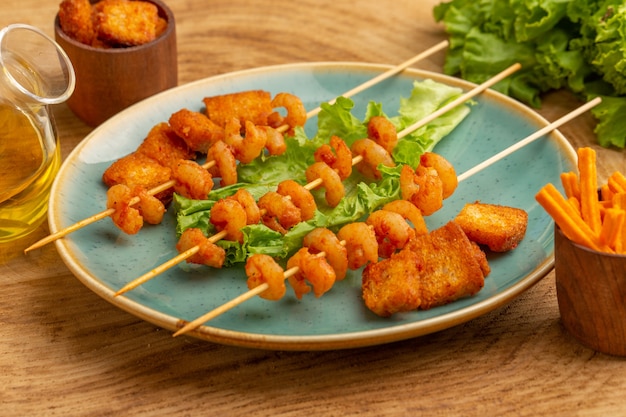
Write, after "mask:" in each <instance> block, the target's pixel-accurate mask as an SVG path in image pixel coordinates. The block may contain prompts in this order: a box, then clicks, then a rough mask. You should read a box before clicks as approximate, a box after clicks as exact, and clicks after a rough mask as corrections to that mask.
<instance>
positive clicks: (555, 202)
mask: <svg viewBox="0 0 626 417" xmlns="http://www.w3.org/2000/svg"><path fill="white" fill-rule="evenodd" d="M535 199H536V200H537V202H539V204H541V206H542V207H543V208H544V210H546V212H548V214H549V215H550V216H551V217H552V219H554V221H555V223H556V224H557V225H558V226H559V227H560V228H561V230H562V231H563V233H564V234H565V236H566V237H567V238H568V239H570V240H571V241H573V242H576V243H578V244H580V245H583V246H586V247H588V248H591V249H594V250H597V251H599V250H601V246H600V244H599V242H598V240H597V238H596V235H595V234H594V233H593V232H592V230H591V228H590V227H589V225H588V224H587V223H585V222H584V221H583V220H582V218H581V217H580V216H578V214H577V213H576V211H575V210H574V208H573V207H572V206H571V205H570V204H569V203H568V202H567V200H565V198H564V197H563V196H562V195H561V194H560V193H559V191H558V190H557V189H556V187H554V185H552V184H547V185H545V186H544V187H543V188H542V189H541V190H539V192H538V193H537V195H536V196H535Z"/></svg>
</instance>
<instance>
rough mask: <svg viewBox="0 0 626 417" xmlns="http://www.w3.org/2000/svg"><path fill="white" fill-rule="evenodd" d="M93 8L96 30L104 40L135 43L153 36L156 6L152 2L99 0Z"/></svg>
mask: <svg viewBox="0 0 626 417" xmlns="http://www.w3.org/2000/svg"><path fill="white" fill-rule="evenodd" d="M94 8H95V22H96V30H97V34H98V37H99V38H100V39H102V40H104V41H105V42H108V43H110V44H112V45H119V46H136V45H143V44H145V43H148V42H151V41H153V40H154V39H155V38H156V31H157V23H158V19H159V10H158V9H157V7H156V6H155V5H154V4H152V3H148V2H145V1H131V0H102V1H100V2H98V3H96V5H95V6H94Z"/></svg>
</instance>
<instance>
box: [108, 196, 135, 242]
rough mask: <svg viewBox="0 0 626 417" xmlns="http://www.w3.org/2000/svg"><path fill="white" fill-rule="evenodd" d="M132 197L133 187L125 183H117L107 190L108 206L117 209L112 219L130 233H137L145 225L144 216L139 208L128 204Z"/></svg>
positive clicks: (120, 227) (125, 231)
mask: <svg viewBox="0 0 626 417" xmlns="http://www.w3.org/2000/svg"><path fill="white" fill-rule="evenodd" d="M132 198H133V194H132V192H131V189H130V188H129V187H128V186H126V185H124V184H116V185H114V186H112V187H111V188H109V189H108V191H107V208H109V209H111V208H112V209H115V212H114V213H113V214H111V220H112V221H113V223H114V224H115V225H116V226H117V227H118V228H119V229H121V230H122V231H124V233H127V234H129V235H134V234H136V233H137V232H139V230H140V229H141V228H142V227H143V217H141V214H140V213H139V210H137V209H136V208H134V207H131V206H130V205H129V204H128V203H129V201H130V200H131V199H132Z"/></svg>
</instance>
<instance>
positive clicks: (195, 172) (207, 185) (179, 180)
mask: <svg viewBox="0 0 626 417" xmlns="http://www.w3.org/2000/svg"><path fill="white" fill-rule="evenodd" d="M172 178H174V179H175V180H176V183H175V184H174V191H176V192H177V193H178V194H181V195H183V196H185V197H187V198H191V199H194V200H204V199H206V198H207V195H208V194H209V192H211V190H212V189H213V178H212V177H211V174H209V172H208V171H207V170H206V169H204V168H202V167H201V166H200V165H198V164H197V163H196V162H194V161H190V160H184V159H179V160H178V163H177V164H176V166H175V167H174V168H173V170H172Z"/></svg>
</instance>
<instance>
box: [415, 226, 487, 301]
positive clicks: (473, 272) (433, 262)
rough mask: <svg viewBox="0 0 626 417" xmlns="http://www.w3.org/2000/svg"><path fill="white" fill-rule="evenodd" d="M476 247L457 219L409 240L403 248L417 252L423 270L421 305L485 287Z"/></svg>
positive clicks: (459, 296)
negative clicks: (456, 221) (455, 221)
mask: <svg viewBox="0 0 626 417" xmlns="http://www.w3.org/2000/svg"><path fill="white" fill-rule="evenodd" d="M475 250H476V246H474V245H472V243H471V242H470V241H469V239H468V238H467V236H466V235H465V233H464V232H463V230H462V229H461V228H460V227H459V226H458V225H457V224H456V223H454V222H448V223H447V224H446V225H444V226H442V227H440V228H438V229H435V230H433V231H432V232H430V233H429V234H428V235H421V236H417V237H416V238H415V239H413V240H411V241H410V242H409V243H408V244H407V246H406V247H405V249H403V251H411V252H413V253H415V254H416V257H417V261H416V262H417V269H418V270H419V271H420V306H419V307H420V309H422V310H427V309H430V308H432V307H436V306H440V305H444V304H448V303H450V302H452V301H455V300H458V299H459V298H462V297H467V296H471V295H474V294H476V293H477V292H478V291H480V290H481V289H482V288H483V286H484V284H485V275H484V273H483V267H481V265H480V263H479V261H478V260H477V256H476V252H475Z"/></svg>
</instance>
